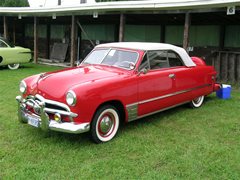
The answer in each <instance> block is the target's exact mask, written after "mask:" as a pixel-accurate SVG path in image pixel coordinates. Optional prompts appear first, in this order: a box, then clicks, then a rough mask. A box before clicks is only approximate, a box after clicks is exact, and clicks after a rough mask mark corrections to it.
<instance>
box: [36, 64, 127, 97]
mask: <svg viewBox="0 0 240 180" xmlns="http://www.w3.org/2000/svg"><path fill="white" fill-rule="evenodd" d="M121 74H123V72H122V71H120V70H118V69H117V68H116V69H115V68H107V67H101V66H85V67H83V66H82V67H77V68H71V69H66V70H61V71H56V72H52V73H45V74H42V75H40V76H39V78H38V80H37V91H36V92H37V94H40V95H42V96H43V97H45V98H48V99H53V100H54V99H55V100H56V99H59V98H63V96H65V94H66V93H67V91H68V90H70V89H71V88H73V87H74V86H78V85H80V84H84V83H94V82H96V81H98V80H100V79H101V80H103V79H106V78H112V77H115V76H117V75H121Z"/></svg>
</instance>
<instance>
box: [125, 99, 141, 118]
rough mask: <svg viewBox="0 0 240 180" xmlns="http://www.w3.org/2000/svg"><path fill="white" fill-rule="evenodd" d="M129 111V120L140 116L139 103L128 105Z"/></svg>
mask: <svg viewBox="0 0 240 180" xmlns="http://www.w3.org/2000/svg"><path fill="white" fill-rule="evenodd" d="M126 108H127V112H128V121H132V120H134V119H136V118H137V117H138V114H137V113H138V104H137V103H135V104H131V105H128V106H127V107H126Z"/></svg>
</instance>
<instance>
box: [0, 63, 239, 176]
mask: <svg viewBox="0 0 240 180" xmlns="http://www.w3.org/2000/svg"><path fill="white" fill-rule="evenodd" d="M56 69H59V68H57V67H49V66H43V65H34V64H27V65H24V66H22V67H21V68H20V69H19V70H15V71H10V70H8V69H5V68H1V69H0V179H3V180H4V179H24V180H25V179H175V178H176V179H240V93H239V90H236V89H235V90H233V92H232V98H231V99H229V100H221V99H218V98H216V96H215V94H212V95H211V96H208V97H207V98H206V100H205V103H204V105H203V106H202V107H201V108H199V109H190V108H188V107H187V106H180V107H177V108H174V109H171V110H168V111H165V112H162V113H159V114H156V115H153V116H150V117H147V118H144V119H141V120H139V121H135V122H132V123H129V124H126V125H125V126H123V127H122V128H121V129H120V131H119V133H118V135H117V136H116V137H115V138H114V139H113V140H112V141H111V142H109V143H105V144H99V145H97V144H94V143H93V142H92V141H91V140H90V139H89V136H88V133H85V134H80V135H72V134H63V133H57V132H51V133H50V134H49V135H48V136H46V135H44V134H43V133H42V132H41V131H40V130H38V129H35V128H33V127H30V126H28V125H26V124H20V123H19V122H18V120H17V114H16V112H17V103H16V100H15V97H16V96H17V95H18V94H19V91H18V85H19V81H20V80H21V79H23V78H24V77H27V76H29V75H32V74H36V73H40V72H46V71H52V70H56Z"/></svg>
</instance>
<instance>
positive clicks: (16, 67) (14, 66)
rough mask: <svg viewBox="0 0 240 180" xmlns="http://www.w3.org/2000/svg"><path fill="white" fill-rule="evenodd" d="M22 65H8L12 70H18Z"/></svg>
mask: <svg viewBox="0 0 240 180" xmlns="http://www.w3.org/2000/svg"><path fill="white" fill-rule="evenodd" d="M19 66H20V64H8V68H9V69H11V70H15V69H18V68H19Z"/></svg>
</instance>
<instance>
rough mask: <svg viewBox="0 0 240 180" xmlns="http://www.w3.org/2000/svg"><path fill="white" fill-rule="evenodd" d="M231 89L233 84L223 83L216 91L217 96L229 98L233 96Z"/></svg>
mask: <svg viewBox="0 0 240 180" xmlns="http://www.w3.org/2000/svg"><path fill="white" fill-rule="evenodd" d="M231 90H232V87H231V85H227V84H222V85H221V88H220V89H219V90H218V91H217V92H216V94H217V97H219V98H221V99H229V98H231Z"/></svg>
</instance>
